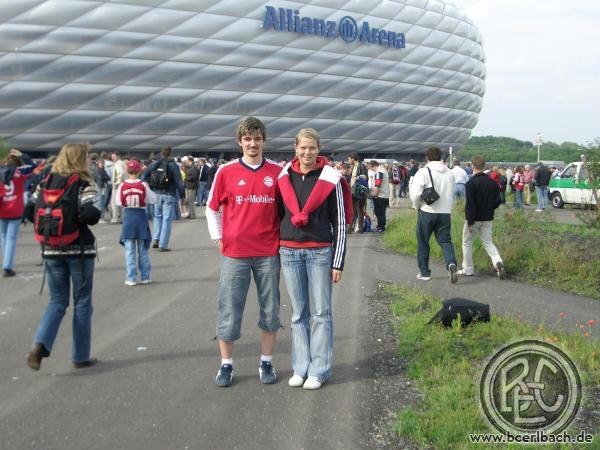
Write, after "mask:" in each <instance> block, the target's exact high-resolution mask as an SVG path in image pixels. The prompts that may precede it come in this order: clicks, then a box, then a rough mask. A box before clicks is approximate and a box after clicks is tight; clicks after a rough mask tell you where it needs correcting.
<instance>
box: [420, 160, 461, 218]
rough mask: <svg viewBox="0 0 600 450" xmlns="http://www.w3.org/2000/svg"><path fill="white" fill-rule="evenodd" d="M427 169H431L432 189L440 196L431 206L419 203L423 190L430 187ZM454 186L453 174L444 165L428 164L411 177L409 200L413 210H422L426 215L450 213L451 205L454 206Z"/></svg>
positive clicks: (438, 163)
mask: <svg viewBox="0 0 600 450" xmlns="http://www.w3.org/2000/svg"><path fill="white" fill-rule="evenodd" d="M427 167H429V168H430V169H431V176H432V177H433V183H434V187H435V190H436V191H437V193H438V194H439V196H440V198H439V199H438V200H437V201H435V202H433V203H432V204H431V205H428V204H426V203H424V202H422V201H421V193H422V192H423V189H425V188H427V187H430V186H431V178H430V177H429V171H428V170H427ZM454 185H455V181H454V174H453V173H452V171H451V170H450V169H448V167H446V166H445V165H444V163H442V162H441V161H430V162H428V163H427V165H426V166H425V167H423V168H421V169H419V170H418V171H417V173H416V174H415V176H414V177H413V180H412V184H411V186H410V199H411V200H412V204H413V207H414V208H415V209H422V210H423V211H425V212H428V213H435V214H450V213H451V212H452V205H453V204H454Z"/></svg>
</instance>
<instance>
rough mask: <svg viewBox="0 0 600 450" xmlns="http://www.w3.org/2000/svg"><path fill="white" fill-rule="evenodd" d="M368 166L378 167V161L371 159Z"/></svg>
mask: <svg viewBox="0 0 600 450" xmlns="http://www.w3.org/2000/svg"><path fill="white" fill-rule="evenodd" d="M369 166H371V167H379V161H376V160H374V159H372V160H371V161H369Z"/></svg>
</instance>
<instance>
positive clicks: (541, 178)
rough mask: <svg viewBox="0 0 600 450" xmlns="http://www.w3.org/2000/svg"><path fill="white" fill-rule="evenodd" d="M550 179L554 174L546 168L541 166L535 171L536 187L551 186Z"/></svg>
mask: <svg viewBox="0 0 600 450" xmlns="http://www.w3.org/2000/svg"><path fill="white" fill-rule="evenodd" d="M550 178H552V172H550V170H549V169H548V168H547V167H546V166H540V167H538V169H537V170H536V171H535V176H534V178H533V180H534V181H535V185H536V186H548V185H549V184H550Z"/></svg>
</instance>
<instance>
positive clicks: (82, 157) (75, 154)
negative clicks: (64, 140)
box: [52, 142, 92, 181]
mask: <svg viewBox="0 0 600 450" xmlns="http://www.w3.org/2000/svg"><path fill="white" fill-rule="evenodd" d="M90 149H91V145H90V144H84V143H80V142H70V143H68V144H65V145H63V146H62V148H61V149H60V152H59V153H58V156H57V157H56V161H55V162H54V164H53V165H52V173H57V174H59V175H62V176H69V175H72V174H74V173H76V174H78V175H79V177H80V178H81V179H82V180H85V181H92V175H91V174H90V167H89V161H88V153H89V151H90Z"/></svg>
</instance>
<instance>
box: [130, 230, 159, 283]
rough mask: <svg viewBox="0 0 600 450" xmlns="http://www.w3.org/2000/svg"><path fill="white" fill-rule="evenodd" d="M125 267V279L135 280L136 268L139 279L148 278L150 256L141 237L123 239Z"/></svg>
mask: <svg viewBox="0 0 600 450" xmlns="http://www.w3.org/2000/svg"><path fill="white" fill-rule="evenodd" d="M123 245H124V246H125V269H126V272H127V275H126V276H127V280H129V281H137V270H138V268H139V269H140V277H141V280H142V281H144V280H149V279H150V270H151V269H152V266H151V265H150V257H149V256H148V248H147V247H146V244H145V242H144V240H143V239H125V240H124V241H123Z"/></svg>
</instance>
